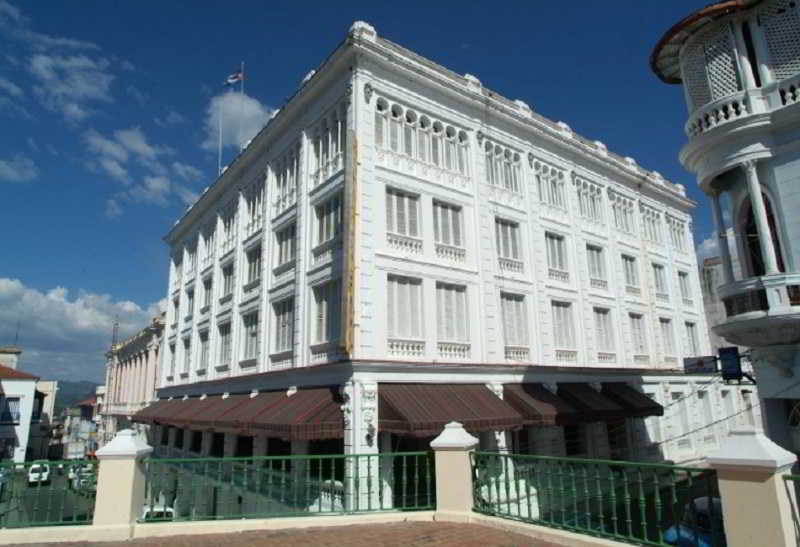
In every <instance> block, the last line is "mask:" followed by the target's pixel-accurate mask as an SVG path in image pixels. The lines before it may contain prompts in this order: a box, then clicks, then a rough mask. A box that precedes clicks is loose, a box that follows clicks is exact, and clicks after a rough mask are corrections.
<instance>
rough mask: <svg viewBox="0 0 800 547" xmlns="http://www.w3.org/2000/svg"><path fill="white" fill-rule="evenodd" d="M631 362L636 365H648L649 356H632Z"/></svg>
mask: <svg viewBox="0 0 800 547" xmlns="http://www.w3.org/2000/svg"><path fill="white" fill-rule="evenodd" d="M633 362H634V363H636V364H637V365H648V364H650V356H649V355H647V354H644V353H636V354H634V355H633Z"/></svg>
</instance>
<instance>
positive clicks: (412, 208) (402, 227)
mask: <svg viewBox="0 0 800 547" xmlns="http://www.w3.org/2000/svg"><path fill="white" fill-rule="evenodd" d="M386 230H387V231H389V232H391V233H394V234H399V235H404V236H410V237H419V198H418V197H417V196H414V195H411V194H408V193H406V192H401V191H400V190H395V189H393V188H387V189H386Z"/></svg>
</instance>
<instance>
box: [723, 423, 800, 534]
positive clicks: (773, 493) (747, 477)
mask: <svg viewBox="0 0 800 547" xmlns="http://www.w3.org/2000/svg"><path fill="white" fill-rule="evenodd" d="M707 460H708V463H709V465H710V466H711V467H712V468H714V469H716V471H717V478H718V481H719V492H720V497H721V500H722V514H723V518H724V522H725V536H726V539H727V545H728V547H739V546H741V547H745V546H750V545H775V546H778V545H786V546H788V545H796V544H797V538H796V537H795V529H794V523H793V518H792V508H793V507H795V506H796V505H795V496H794V486H793V485H792V484H791V483H789V484H787V483H786V481H785V480H784V479H783V477H784V475H786V474H787V473H788V472H789V470H790V469H791V467H792V465H794V464H795V462H796V461H797V456H795V455H794V454H792V453H791V452H789V451H787V450H784V449H783V448H781V447H780V446H778V445H777V444H775V443H774V442H772V441H771V440H770V439H769V438H767V436H766V435H764V432H763V431H762V430H761V429H757V428H755V427H742V428H739V429H735V430H733V431H731V432H730V435H729V436H728V437H727V438H725V440H723V442H722V444H721V446H720V447H719V449H718V450H716V451H715V452H712V453H711V454H710V455H709V456H708V457H707Z"/></svg>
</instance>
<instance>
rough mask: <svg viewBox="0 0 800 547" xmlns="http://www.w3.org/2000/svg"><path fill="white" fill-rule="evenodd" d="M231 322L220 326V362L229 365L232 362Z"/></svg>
mask: <svg viewBox="0 0 800 547" xmlns="http://www.w3.org/2000/svg"><path fill="white" fill-rule="evenodd" d="M232 350H233V346H232V344H231V324H230V323H225V324H224V325H220V326H219V364H220V365H227V364H228V363H230V362H231V352H232Z"/></svg>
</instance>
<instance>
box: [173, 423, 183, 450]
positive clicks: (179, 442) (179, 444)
mask: <svg viewBox="0 0 800 547" xmlns="http://www.w3.org/2000/svg"><path fill="white" fill-rule="evenodd" d="M175 448H177V449H178V450H183V429H181V428H180V427H177V428H175Z"/></svg>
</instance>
